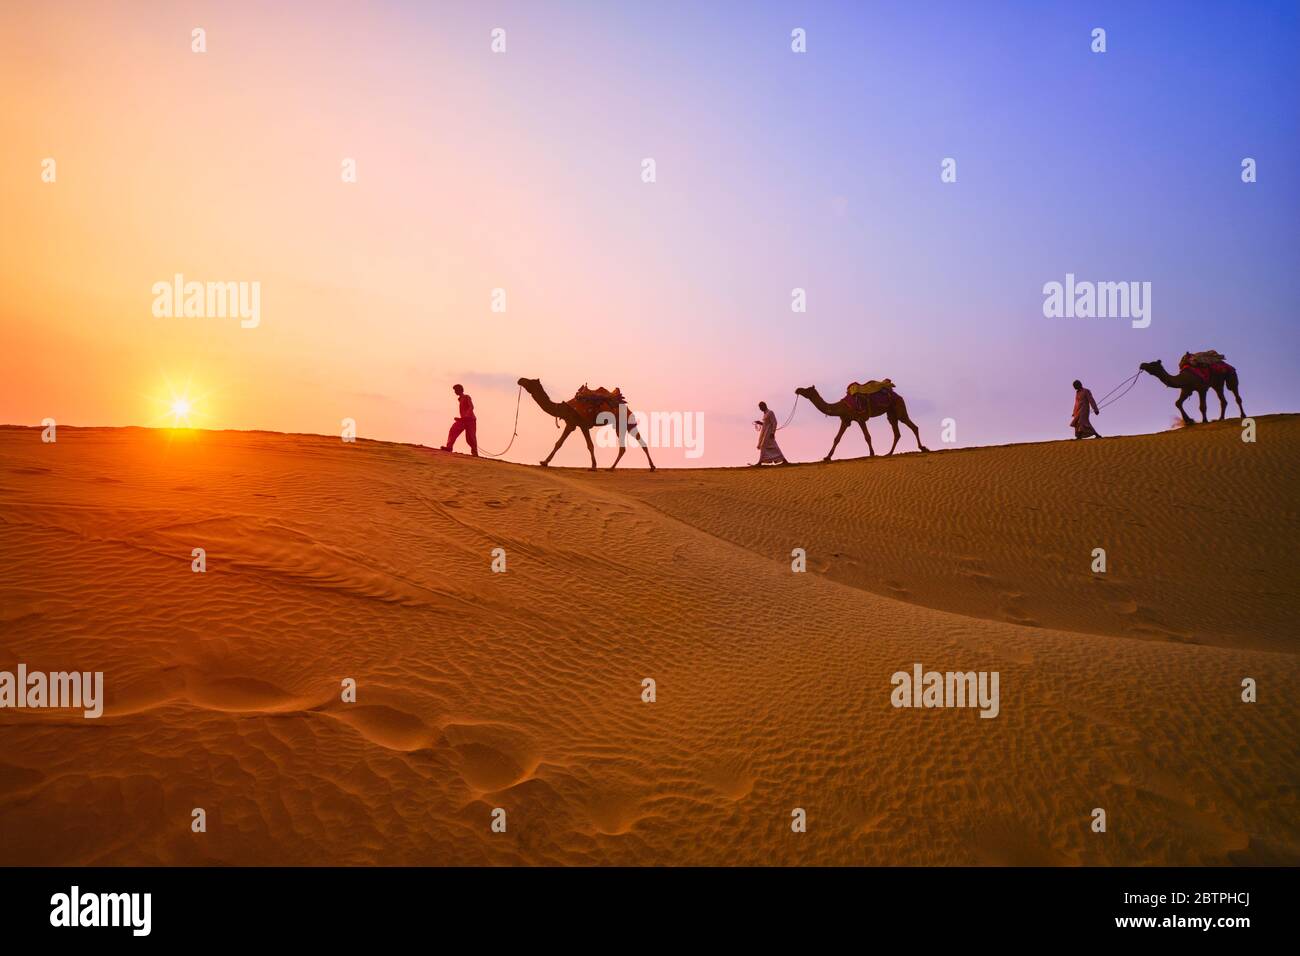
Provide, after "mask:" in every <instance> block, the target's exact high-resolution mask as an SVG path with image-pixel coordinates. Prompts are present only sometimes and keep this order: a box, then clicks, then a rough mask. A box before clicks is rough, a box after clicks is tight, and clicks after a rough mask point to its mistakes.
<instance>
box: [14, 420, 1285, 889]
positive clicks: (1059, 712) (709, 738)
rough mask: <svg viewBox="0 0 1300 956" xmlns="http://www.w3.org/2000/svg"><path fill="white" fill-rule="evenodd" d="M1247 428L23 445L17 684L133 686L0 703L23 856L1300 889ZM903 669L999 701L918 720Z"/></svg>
mask: <svg viewBox="0 0 1300 956" xmlns="http://www.w3.org/2000/svg"><path fill="white" fill-rule="evenodd" d="M1257 421H1258V423H1259V434H1260V437H1259V441H1258V442H1257V443H1256V444H1254V445H1243V443H1242V442H1241V441H1240V437H1239V428H1238V427H1237V425H1236V423H1235V422H1227V423H1223V424H1216V425H1211V426H1199V427H1197V428H1194V429H1190V430H1187V431H1177V432H1170V433H1163V434H1158V435H1148V436H1132V437H1128V438H1117V439H1108V440H1105V441H1101V442H1056V443H1046V444H1039V445H1019V446H1004V447H1001V448H989V449H965V450H960V451H946V452H936V453H933V454H930V455H916V454H908V455H898V456H895V457H893V458H891V459H888V460H884V459H877V460H853V461H846V462H837V463H833V464H831V465H821V464H817V465H807V466H800V467H796V468H789V469H764V470H762V471H761V472H760V471H759V470H757V469H715V470H680V471H678V470H669V471H664V470H661V471H659V472H657V473H655V474H649V473H646V472H644V471H641V470H632V469H629V470H626V471H619V472H614V473H612V474H611V473H603V472H602V473H595V474H589V473H586V472H582V471H571V470H567V469H546V470H543V469H539V468H535V467H526V466H520V465H509V464H504V463H500V462H492V461H485V460H473V459H469V458H465V457H463V456H450V455H445V454H439V453H435V452H430V451H428V450H426V449H422V448H419V447H417V446H405V445H390V444H385V443H378V442H364V441H363V442H358V443H356V444H351V445H349V444H345V443H342V442H340V441H338V440H337V439H330V438H326V437H321V436H286V435H277V434H274V433H241V432H198V433H169V432H165V431H148V430H139V429H76V428H63V427H61V428H60V431H59V441H58V442H57V443H56V444H53V445H44V444H42V443H41V441H40V438H39V431H37V430H34V429H19V428H3V429H0V501H2V502H3V507H2V508H0V569H2V570H3V575H0V668H4V667H11V666H13V665H14V664H16V663H17V662H18V661H23V662H25V663H27V664H28V666H29V667H31V668H42V669H49V670H57V669H65V668H76V669H78V670H103V671H104V672H105V683H106V696H107V701H108V703H107V707H106V713H105V716H104V717H103V718H101V719H100V720H98V721H86V720H82V719H80V718H79V717H73V716H70V715H69V714H68V713H66V712H33V711H24V712H15V711H9V710H0V741H2V742H3V755H2V756H0V858H2V860H3V862H6V863H23V864H32V863H34V864H58V863H65V864H69V863H87V864H96V863H101V864H131V863H154V862H157V863H169V864H186V865H188V864H205V863H214V864H257V863H288V864H302V865H310V864H326V863H342V864H349V863H391V864H438V863H466V864H510V863H526V864H548V863H569V864H574V863H577V864H613V863H656V864H658V863H685V864H694V863H749V864H799V863H804V864H806V863H816V864H857V863H862V864H931V863H945V864H1005V863H1009V864H1061V865H1072V864H1147V863H1175V864H1177V863H1213V864H1232V863H1279V862H1286V863H1294V862H1297V861H1300V823H1298V821H1300V814H1298V813H1297V783H1300V754H1297V748H1296V744H1295V741H1296V740H1297V739H1300V733H1298V732H1300V713H1298V711H1297V704H1296V701H1297V699H1298V698H1297V694H1296V691H1297V689H1298V684H1300V681H1298V678H1300V659H1298V658H1297V653H1296V652H1297V647H1296V642H1295V637H1294V626H1293V622H1294V620H1295V617H1296V611H1297V608H1298V607H1300V598H1298V595H1300V587H1297V584H1298V583H1300V581H1298V578H1300V574H1298V572H1297V562H1296V559H1295V557H1294V555H1295V553H1296V547H1295V546H1296V543H1297V541H1300V534H1297V530H1300V521H1298V518H1297V509H1296V504H1295V496H1294V492H1293V491H1292V490H1291V488H1292V483H1293V479H1292V478H1291V476H1292V475H1294V474H1295V473H1296V471H1297V465H1298V464H1300V417H1297V416H1290V415H1288V416H1266V417H1261V418H1260V419H1258V420H1257ZM194 547H202V548H205V549H206V551H207V562H208V568H207V572H206V573H205V574H194V573H192V572H191V570H190V561H191V549H192V548H194ZM797 547H798V548H804V549H805V550H806V552H807V556H808V568H809V573H807V574H794V573H792V572H791V569H790V560H791V557H790V553H791V550H792V549H793V548H797ZM1095 547H1104V548H1106V550H1107V558H1108V564H1109V569H1108V572H1107V574H1106V575H1094V574H1092V572H1091V570H1090V562H1091V551H1092V549H1093V548H1095ZM495 548H503V549H505V553H506V555H507V562H508V569H507V572H506V573H505V574H493V573H492V571H491V568H490V564H491V560H492V555H491V552H492V550H493V549H495ZM914 662H921V663H922V664H923V665H924V666H925V667H926V668H933V669H938V670H954V669H960V670H971V669H976V670H989V669H991V670H998V671H999V672H1000V674H1001V686H1002V699H1001V712H1000V714H999V716H998V717H997V718H996V719H993V720H982V719H980V718H979V717H978V716H977V714H976V713H975V712H974V711H971V710H957V709H952V710H901V709H895V708H893V707H891V706H890V703H889V695H890V690H891V685H890V675H891V674H892V673H893V672H895V671H897V670H908V669H910V668H911V667H912V665H913V663H914ZM1246 676H1249V677H1253V678H1254V679H1256V680H1257V681H1258V682H1259V686H1260V700H1259V702H1258V703H1256V704H1243V703H1241V701H1240V682H1241V679H1242V678H1243V677H1246ZM646 677H650V678H653V679H654V680H655V682H656V685H657V700H656V701H655V702H654V703H644V702H642V700H641V692H642V684H641V682H642V680H643V678H646ZM344 678H353V679H355V680H356V681H357V685H358V699H357V702H356V703H344V702H343V701H341V700H340V682H341V681H342V680H343V679H344ZM1099 806H1100V807H1103V808H1106V810H1107V814H1108V818H1109V828H1108V832H1107V833H1105V834H1095V833H1093V832H1091V830H1090V828H1089V823H1090V822H1091V818H1090V813H1091V811H1092V809H1093V808H1094V807H1099ZM195 807H203V808H204V809H205V810H206V812H207V815H208V832H206V833H201V834H196V833H193V832H191V830H190V819H191V816H190V814H191V810H192V809H193V808H195ZM495 807H501V808H504V809H505V810H506V812H507V819H508V828H507V832H505V833H493V832H491V829H490V822H491V817H490V814H491V811H492V809H493V808H495ZM797 807H798V808H804V809H805V810H806V811H807V816H808V832H806V833H800V834H796V833H793V832H791V829H790V820H791V811H792V810H793V809H794V808H797Z"/></svg>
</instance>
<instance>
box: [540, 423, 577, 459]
mask: <svg viewBox="0 0 1300 956" xmlns="http://www.w3.org/2000/svg"><path fill="white" fill-rule="evenodd" d="M575 427H577V426H575V425H573V424H568V423H566V424H565V426H564V431H563V432H561V433H560V440H559V441H557V442H556V443H555V447H554V448H552V449H551V453H550V454H549V455H547V456H546V460H545V461H543V462H542V467H543V468H545V467H546V466H547V465H549V464H550V463H551V459H552V458H554V457H555V453H556V452H557V451H559V450H560V446H561V445H563V444H564V439H566V438H568V437H569V435H570V434H572V432H573V429H574V428H575Z"/></svg>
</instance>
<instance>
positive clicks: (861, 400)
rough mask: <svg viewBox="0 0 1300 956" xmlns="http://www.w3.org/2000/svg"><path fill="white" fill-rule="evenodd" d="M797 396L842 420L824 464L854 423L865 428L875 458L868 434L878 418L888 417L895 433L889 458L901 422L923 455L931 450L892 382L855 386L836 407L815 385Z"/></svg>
mask: <svg viewBox="0 0 1300 956" xmlns="http://www.w3.org/2000/svg"><path fill="white" fill-rule="evenodd" d="M794 393H795V394H796V395H802V396H803V397H804V398H806V399H808V401H810V402H812V404H813V407H814V408H816V409H817V411H819V412H821V413H822V414H823V415H829V416H831V417H832V418H838V419H839V420H840V430H839V431H838V432H836V433H835V441H833V442H831V450H830V451H828V452H827V453H826V457H825V458H823V459H822V460H823V461H830V460H831V456H832V455H834V454H835V449H836V447H837V446H838V445H839V443H840V439H841V438H843V437H844V432H845V431H847V430H848V427H849V425H850V424H852V423H853V422H857V423H858V425H860V426H861V428H862V437H863V438H865V439H866V440H867V451H868V452H869V453H870V454H872V455H875V453H876V450H875V448H873V447H872V446H871V432H869V431H867V420H868V419H870V418H875V417H876V416H877V415H884V416H885V417H886V419H888V421H889V424H890V427H892V428H893V429H894V443H893V444H892V445H890V446H889V451H888V452H886V454H889V455H892V454H893V453H894V449H895V448H897V447H898V439H899V431H898V423H899V422H902V423H903V424H904V425H906V426H907V427H908V428H910V429H912V434H913V435H915V436H916V444H917V447H918V448H920V449H921V451H929V450H930V449H928V448H926V447H925V446H924V445H922V444H921V432H920V430H919V429H918V428H917V427H916V423H915V422H913V421H912V420H911V419H910V418H908V417H907V404H906V403H905V402H904V401H903V396H902V395H899V394H898V392H896V391H894V383H893V382H892V381H890V380H889V379H884V380H882V381H875V380H872V381H868V382H854V383H852V384H851V385H849V387H848V388H847V389H845V394H844V397H843V398H841V399H840V400H839V401H838V402H835V403H834V404H831V403H828V402H827V401H825V400H824V399H823V398H822V397H821V395H819V394H818V393H817V386H815V385H809V386H808V387H807V388H796V389H795V390H794Z"/></svg>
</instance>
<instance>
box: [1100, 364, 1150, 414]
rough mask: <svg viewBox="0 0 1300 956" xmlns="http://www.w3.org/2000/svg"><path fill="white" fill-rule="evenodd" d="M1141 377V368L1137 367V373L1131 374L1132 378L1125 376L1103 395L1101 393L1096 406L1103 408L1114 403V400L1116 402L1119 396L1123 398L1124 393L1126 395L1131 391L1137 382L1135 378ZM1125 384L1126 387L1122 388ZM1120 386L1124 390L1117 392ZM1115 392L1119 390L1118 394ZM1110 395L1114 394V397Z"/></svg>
mask: <svg viewBox="0 0 1300 956" xmlns="http://www.w3.org/2000/svg"><path fill="white" fill-rule="evenodd" d="M1141 377H1142V370H1141V369H1138V370H1137V373H1136V374H1134V376H1133V377H1132V378H1126V379H1124V381H1122V382H1120V383H1119V384H1118V385H1116V386H1115V387H1114V388H1112V389H1111V390H1110V391H1109V392H1107V393H1106V394H1105V395H1103V396H1102V397H1101V401H1100V402H1098V403H1097V408H1098V409H1102V408H1105V407H1106V406H1107V405H1114V404H1115V403H1116V402H1118V401H1119V400H1120V399H1121V398H1123V397H1124V396H1125V395H1127V394H1128V393H1129V392H1131V391H1132V390H1133V386H1134V385H1136V384H1137V380H1138V379H1139V378H1141ZM1126 385H1127V386H1128V387H1127V388H1124V386H1126ZM1121 388H1123V389H1124V391H1122V392H1119V390H1120V389H1121ZM1116 392H1119V394H1118V395H1115V393H1116ZM1112 395H1115V397H1114V398H1111V397H1110V396H1112Z"/></svg>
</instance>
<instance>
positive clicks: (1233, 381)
mask: <svg viewBox="0 0 1300 956" xmlns="http://www.w3.org/2000/svg"><path fill="white" fill-rule="evenodd" d="M1238 384H1240V383H1239V382H1238V381H1237V373H1236V372H1233V373H1232V374H1231V375H1229V376H1228V389H1229V391H1231V392H1232V397H1233V398H1235V399H1236V400H1237V411H1239V412H1241V417H1242V418H1245V417H1246V409H1244V408H1242V406H1241V393H1240V392H1239V391H1237V385H1238Z"/></svg>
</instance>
